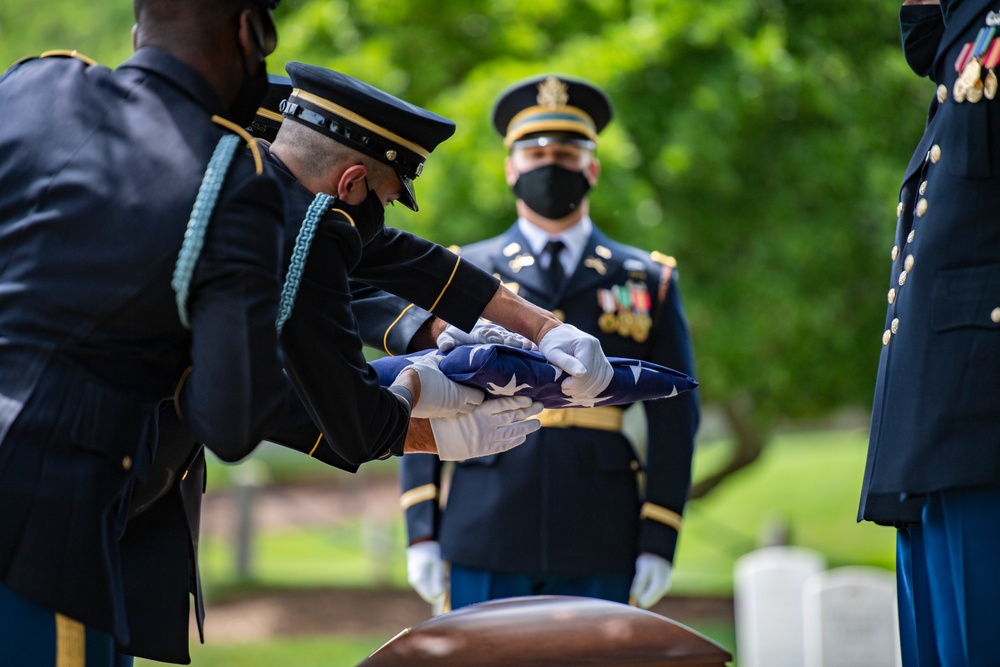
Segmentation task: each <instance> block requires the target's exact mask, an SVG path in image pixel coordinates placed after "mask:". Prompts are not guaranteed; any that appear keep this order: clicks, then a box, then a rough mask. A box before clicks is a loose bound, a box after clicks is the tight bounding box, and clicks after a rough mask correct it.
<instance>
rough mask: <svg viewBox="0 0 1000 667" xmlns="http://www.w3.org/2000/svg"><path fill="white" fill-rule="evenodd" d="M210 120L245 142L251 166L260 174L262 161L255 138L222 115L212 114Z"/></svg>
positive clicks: (262, 170) (261, 172)
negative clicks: (250, 156) (248, 150)
mask: <svg viewBox="0 0 1000 667" xmlns="http://www.w3.org/2000/svg"><path fill="white" fill-rule="evenodd" d="M212 122H213V123H215V124H216V125H221V126H222V127H224V128H226V129H227V130H229V131H230V132H233V133H235V134H236V135H238V136H239V138H240V139H242V140H243V141H245V142H246V145H247V148H249V149H250V153H252V154H253V166H254V169H255V170H256V172H257V175H258V176H260V175H261V174H263V173H264V161H263V160H262V159H261V157H260V148H258V147H257V140H256V139H254V138H253V137H251V136H250V133H249V132H247V131H246V130H244V129H243V128H242V127H240V126H239V125H237V124H236V123H234V122H232V121H230V120H226V119H225V118H223V117H222V116H212Z"/></svg>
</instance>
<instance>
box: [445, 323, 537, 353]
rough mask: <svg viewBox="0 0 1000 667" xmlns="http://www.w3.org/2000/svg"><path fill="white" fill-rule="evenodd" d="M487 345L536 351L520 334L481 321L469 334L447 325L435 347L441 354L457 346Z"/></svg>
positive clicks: (533, 345) (532, 344)
mask: <svg viewBox="0 0 1000 667" xmlns="http://www.w3.org/2000/svg"><path fill="white" fill-rule="evenodd" d="M489 343H499V344H501V345H509V346H511V347H517V348H520V349H522V350H534V349H536V347H535V344H534V343H532V342H531V341H530V340H528V339H527V338H525V337H524V336H522V335H521V334H517V333H514V332H513V331H510V330H509V329H505V328H503V327H502V326H500V325H499V324H494V323H492V322H487V321H486V320H482V319H481V320H479V321H478V322H476V326H474V327H472V331H470V332H469V333H465V332H464V331H462V330H461V329H459V328H458V327H456V326H454V325H451V324H449V325H448V326H446V327H445V328H444V331H442V332H441V334H440V335H439V336H438V337H437V346H438V349H439V350H441V351H442V352H448V351H449V350H453V349H455V348H456V347H458V346H459V345H486V344H489Z"/></svg>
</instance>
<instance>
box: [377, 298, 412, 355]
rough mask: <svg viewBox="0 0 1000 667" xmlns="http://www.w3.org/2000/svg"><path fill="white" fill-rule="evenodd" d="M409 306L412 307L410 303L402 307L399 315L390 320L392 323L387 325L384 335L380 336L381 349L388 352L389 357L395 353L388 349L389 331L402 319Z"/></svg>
mask: <svg viewBox="0 0 1000 667" xmlns="http://www.w3.org/2000/svg"><path fill="white" fill-rule="evenodd" d="M410 308H413V304H412V303H411V304H410V305H409V306H407V307H406V308H404V309H403V311H402V312H401V313H400V314H399V317H397V318H396V319H395V320H393V321H392V324H390V325H389V328H388V329H386V330H385V335H384V336H382V349H383V350H385V353H386V354H388V355H389V356H390V357H394V356H396V355H394V354H393V353H392V352H390V351H389V332H390V331H392V328H393V327H394V326H396V325H397V324H399V321H400V320H401V319H403V315H406V311H408V310H409V309H410Z"/></svg>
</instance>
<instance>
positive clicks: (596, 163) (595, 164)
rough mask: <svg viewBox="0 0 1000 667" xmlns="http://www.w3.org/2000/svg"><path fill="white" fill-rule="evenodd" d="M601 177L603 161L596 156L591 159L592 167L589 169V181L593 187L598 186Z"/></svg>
mask: <svg viewBox="0 0 1000 667" xmlns="http://www.w3.org/2000/svg"><path fill="white" fill-rule="evenodd" d="M600 175H601V161H600V160H598V159H597V156H596V155H595V156H594V157H592V158H591V159H590V166H588V167H587V181H588V182H589V183H590V186H591V187H593V186H594V185H596V184H597V178H598V176H600Z"/></svg>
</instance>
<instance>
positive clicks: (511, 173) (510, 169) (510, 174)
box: [503, 155, 520, 187]
mask: <svg viewBox="0 0 1000 667" xmlns="http://www.w3.org/2000/svg"><path fill="white" fill-rule="evenodd" d="M503 172H504V174H505V175H506V177H507V185H509V186H510V187H514V184H515V183H517V177H518V176H520V174H519V173H517V168H516V167H515V166H514V159H513V158H511V157H510V156H509V155H508V156H507V157H506V158H505V159H504V161H503Z"/></svg>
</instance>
